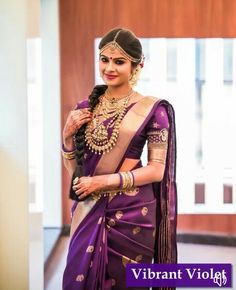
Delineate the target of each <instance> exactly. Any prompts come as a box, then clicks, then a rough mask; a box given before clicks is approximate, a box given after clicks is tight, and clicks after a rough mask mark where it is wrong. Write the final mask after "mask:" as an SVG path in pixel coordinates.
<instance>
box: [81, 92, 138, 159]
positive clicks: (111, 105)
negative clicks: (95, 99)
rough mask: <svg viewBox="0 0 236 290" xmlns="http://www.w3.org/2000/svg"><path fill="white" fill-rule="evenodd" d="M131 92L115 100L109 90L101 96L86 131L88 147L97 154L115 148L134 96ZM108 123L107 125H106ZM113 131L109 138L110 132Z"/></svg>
mask: <svg viewBox="0 0 236 290" xmlns="http://www.w3.org/2000/svg"><path fill="white" fill-rule="evenodd" d="M135 93H136V92H134V91H133V90H131V91H130V92H129V93H128V95H126V96H123V97H120V98H115V97H112V96H111V95H110V93H109V91H108V90H106V92H105V94H104V95H103V96H101V98H100V100H99V103H98V104H97V106H96V107H95V108H94V110H93V117H92V120H91V121H90V122H89V123H88V125H87V127H86V130H85V142H86V146H88V147H89V149H90V150H91V151H92V152H94V153H95V154H105V153H107V152H109V151H111V149H112V148H113V147H114V146H115V144H116V142H117V139H118V136H119V130H120V124H121V121H122V119H123V118H124V116H125V114H126V111H127V106H128V103H129V100H130V98H131V96H132V95H133V94H135ZM108 119H109V121H108V122H106V120H108ZM105 123H106V124H105ZM109 128H113V129H112V133H111V136H110V137H109V133H108V130H109Z"/></svg>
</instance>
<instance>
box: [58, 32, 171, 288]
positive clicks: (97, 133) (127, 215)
mask: <svg viewBox="0 0 236 290" xmlns="http://www.w3.org/2000/svg"><path fill="white" fill-rule="evenodd" d="M99 49H100V60H99V69H100V74H101V77H102V78H103V80H104V82H105V85H100V86H96V87H95V88H94V89H93V91H92V93H91V95H90V96H89V99H88V100H85V101H82V102H80V103H79V104H78V105H77V107H76V109H75V110H73V111H72V112H70V114H69V116H68V119H67V122H66V124H65V127H64V130H63V142H64V144H63V151H62V154H63V157H64V161H65V166H66V168H67V170H68V172H69V173H70V174H71V176H72V174H73V172H74V171H75V168H76V166H77V165H82V168H83V176H82V177H76V178H73V191H74V196H75V198H76V199H77V201H75V203H74V205H73V207H72V223H71V241H70V245H69V251H68V257H67V265H66V268H65V272H64V277H63V289H64V290H80V289H81V290H82V289H83V290H99V289H101V290H109V289H114V290H123V289H127V288H126V285H125V267H126V264H127V263H152V260H153V258H154V262H155V263H175V262H176V240H175V238H176V237H175V235H176V186H175V125H174V112H173V109H172V106H171V105H170V104H169V103H168V102H167V101H165V100H160V99H157V98H154V97H144V96H142V95H141V94H139V93H138V92H135V91H134V90H133V86H134V84H135V82H136V80H137V76H138V74H139V71H140V70H141V68H142V66H143V54H142V47H141V44H140V41H139V40H138V39H137V38H136V36H135V35H134V34H133V33H132V32H131V31H129V30H125V29H121V28H116V29H113V30H111V31H110V32H108V33H107V34H106V35H105V36H104V37H103V38H102V40H101V42H100V45H99ZM146 140H147V142H148V164H147V165H146V166H143V165H142V164H141V161H140V157H141V154H142V150H143V147H144V145H145V142H146ZM132 289H134V288H132ZM138 289H147V288H138ZM163 289H164V288H163ZM166 289H168V288H166ZM169 289H170V288H169Z"/></svg>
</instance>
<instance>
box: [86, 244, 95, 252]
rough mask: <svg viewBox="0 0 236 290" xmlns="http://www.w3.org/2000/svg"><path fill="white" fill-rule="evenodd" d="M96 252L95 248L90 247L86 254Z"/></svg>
mask: <svg viewBox="0 0 236 290" xmlns="http://www.w3.org/2000/svg"><path fill="white" fill-rule="evenodd" d="M93 251H94V246H91V245H90V246H88V248H87V250H86V252H87V253H92V252H93Z"/></svg>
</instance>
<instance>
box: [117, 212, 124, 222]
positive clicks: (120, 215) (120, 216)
mask: <svg viewBox="0 0 236 290" xmlns="http://www.w3.org/2000/svg"><path fill="white" fill-rule="evenodd" d="M122 216H123V212H122V211H121V210H118V211H117V212H116V218H117V219H118V220H119V219H121V218H122Z"/></svg>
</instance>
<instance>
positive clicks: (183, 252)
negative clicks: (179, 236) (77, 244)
mask: <svg viewBox="0 0 236 290" xmlns="http://www.w3.org/2000/svg"><path fill="white" fill-rule="evenodd" d="M68 243H69V238H68V237H62V238H60V240H59V242H58V245H57V248H56V251H55V252H54V255H53V258H52V259H51V261H50V262H49V263H48V265H47V269H46V271H45V286H44V289H45V290H55V289H56V290H59V289H61V279H62V274H63V269H64V267H65V260H66V254H67V247H68ZM178 256H179V263H230V264H232V265H233V271H232V272H233V281H232V282H233V287H232V288H227V289H233V290H236V248H235V247H222V246H209V245H197V244H184V243H179V244H178ZM130 289H132V288H130ZM180 289H183V290H191V289H192V290H193V289H196V288H191V289H190V288H189V289H188V288H178V290H180ZM208 289H215V288H208ZM196 290H197V289H196ZM201 290H206V289H203V288H201Z"/></svg>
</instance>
